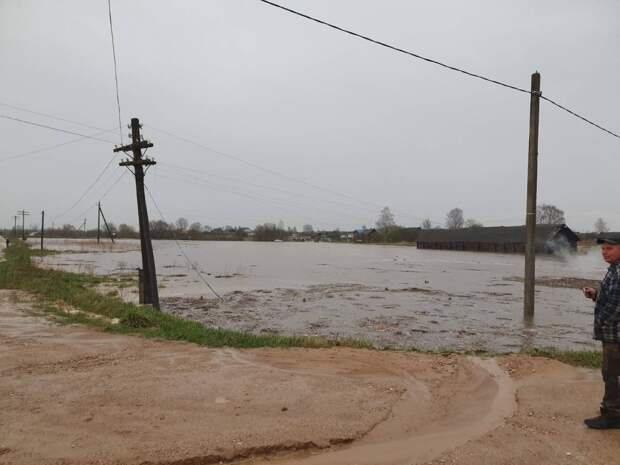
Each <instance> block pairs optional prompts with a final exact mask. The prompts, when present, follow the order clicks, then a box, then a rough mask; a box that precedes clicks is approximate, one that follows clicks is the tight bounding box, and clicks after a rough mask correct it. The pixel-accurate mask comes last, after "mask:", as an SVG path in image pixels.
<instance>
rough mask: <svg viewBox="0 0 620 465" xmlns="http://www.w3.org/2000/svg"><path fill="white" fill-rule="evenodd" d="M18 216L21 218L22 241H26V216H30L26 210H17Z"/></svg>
mask: <svg viewBox="0 0 620 465" xmlns="http://www.w3.org/2000/svg"><path fill="white" fill-rule="evenodd" d="M17 214H18V215H21V216H22V241H25V240H26V216H28V215H30V213H28V212H27V211H26V210H18V211H17Z"/></svg>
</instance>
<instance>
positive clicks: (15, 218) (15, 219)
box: [13, 215, 19, 239]
mask: <svg viewBox="0 0 620 465" xmlns="http://www.w3.org/2000/svg"><path fill="white" fill-rule="evenodd" d="M17 218H19V216H17V215H15V216H13V220H14V222H15V223H14V224H13V236H14V237H15V239H17Z"/></svg>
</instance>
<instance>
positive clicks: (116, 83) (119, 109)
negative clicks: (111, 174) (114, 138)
mask: <svg viewBox="0 0 620 465" xmlns="http://www.w3.org/2000/svg"><path fill="white" fill-rule="evenodd" d="M108 16H109V18H110V39H111V40H112V58H113V59H114V84H115V86H116V106H117V108H118V126H119V136H120V139H121V145H123V123H122V120H121V99H120V96H119V92H118V64H117V60H116V45H115V44H114V27H113V26H112V5H111V3H110V0H108Z"/></svg>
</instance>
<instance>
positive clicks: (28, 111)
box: [0, 102, 118, 132]
mask: <svg viewBox="0 0 620 465" xmlns="http://www.w3.org/2000/svg"><path fill="white" fill-rule="evenodd" d="M0 105H1V106H3V107H7V108H11V109H13V110H18V111H23V112H26V113H30V114H33V115H37V116H44V117H46V118H50V119H55V120H58V121H63V122H65V123H71V124H75V125H77V126H82V127H85V128H89V129H96V130H97V131H106V130H105V129H102V128H100V127H97V126H93V125H91V124H85V123H82V122H81V121H75V120H71V119H67V118H63V117H61V116H56V115H51V114H49V113H43V112H40V111H35V110H30V109H28V108H24V107H20V106H17V105H13V104H11V103H6V102H0ZM113 130H115V131H116V130H118V128H114V129H113ZM106 132H110V130H108V131H106Z"/></svg>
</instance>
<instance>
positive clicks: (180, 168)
mask: <svg viewBox="0 0 620 465" xmlns="http://www.w3.org/2000/svg"><path fill="white" fill-rule="evenodd" d="M159 164H160V165H162V166H164V167H165V168H173V169H176V170H178V171H183V172H185V173H191V174H187V176H191V177H194V178H196V179H204V178H201V177H199V176H197V175H196V173H198V174H202V175H204V176H207V177H213V178H218V179H223V180H225V181H231V182H238V183H241V184H245V185H246V186H252V187H257V188H259V189H265V190H270V191H274V192H279V193H282V194H286V195H288V196H294V197H298V198H304V199H308V200H312V201H314V202H316V201H317V199H316V198H314V197H310V196H308V195H305V194H302V193H300V192H293V191H289V190H286V189H281V188H279V187H274V186H265V185H263V184H257V183H254V182H250V181H247V180H245V179H241V178H234V177H231V176H222V175H218V174H213V173H208V172H206V171H201V170H197V169H195V168H186V167H184V166H180V165H175V164H172V163H167V162H165V163H162V162H160V163H159ZM320 201H321V202H325V203H329V204H332V205H335V206H337V207H340V208H343V207H346V208H352V205H351V204H348V203H344V202H339V201H337V200H333V199H320ZM363 208H365V209H367V210H368V211H370V207H363ZM373 212H374V210H373Z"/></svg>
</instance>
